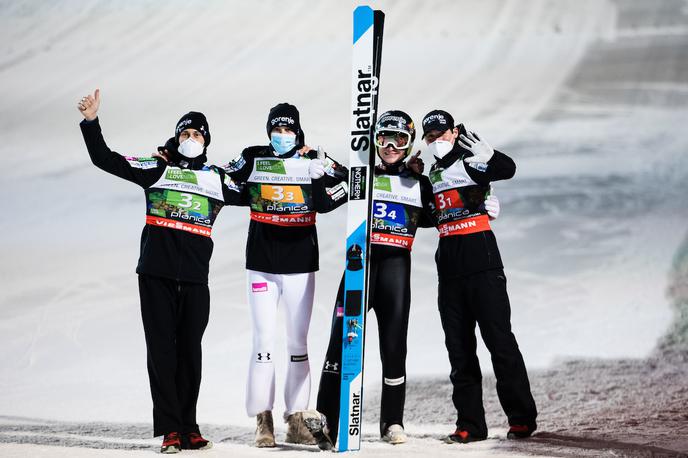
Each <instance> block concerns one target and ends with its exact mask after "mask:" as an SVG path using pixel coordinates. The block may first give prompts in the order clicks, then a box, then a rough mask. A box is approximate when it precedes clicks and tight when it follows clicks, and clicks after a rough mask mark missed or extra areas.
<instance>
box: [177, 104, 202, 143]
mask: <svg viewBox="0 0 688 458" xmlns="http://www.w3.org/2000/svg"><path fill="white" fill-rule="evenodd" d="M186 129H196V130H197V131H199V132H200V133H201V134H202V135H203V139H204V140H205V146H208V145H210V127H208V120H207V119H205V115H204V114H203V113H199V112H198V111H189V112H188V113H187V114H185V115H184V116H182V118H181V119H180V120H179V121H178V122H177V127H176V128H175V129H174V139H175V140H176V141H177V144H179V134H181V133H182V132H183V131H184V130H186Z"/></svg>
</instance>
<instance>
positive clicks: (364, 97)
mask: <svg viewBox="0 0 688 458" xmlns="http://www.w3.org/2000/svg"><path fill="white" fill-rule="evenodd" d="M377 85H378V79H377V77H375V76H373V75H372V72H371V71H370V66H368V73H365V72H364V71H363V70H360V69H359V70H358V83H357V84H356V88H357V89H358V96H357V97H356V109H355V110H354V111H353V114H354V116H356V129H357V130H353V131H351V150H352V151H365V150H367V149H368V148H369V147H370V127H371V125H372V123H371V122H370V120H371V117H372V114H373V113H372V111H373V110H372V108H371V107H372V104H373V95H375V94H377Z"/></svg>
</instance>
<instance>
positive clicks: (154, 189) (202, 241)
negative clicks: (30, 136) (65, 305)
mask: <svg viewBox="0 0 688 458" xmlns="http://www.w3.org/2000/svg"><path fill="white" fill-rule="evenodd" d="M198 114H200V113H196V114H195V115H198ZM189 115H191V116H189ZM189 115H187V116H186V117H185V118H182V120H180V123H181V121H184V120H185V119H189V118H194V119H197V117H195V115H194V114H193V112H192V113H189ZM201 116H202V115H201ZM203 120H205V117H203ZM192 124H193V123H190V124H187V125H188V126H189V127H193V128H196V125H195V124H193V125H192ZM206 125H207V124H206ZM81 131H82V133H83V137H84V141H85V142H86V147H87V148H88V153H89V155H90V156H91V161H92V162H93V164H95V165H96V166H97V167H98V168H100V169H102V170H104V171H106V172H108V173H111V174H113V175H116V176H118V177H120V178H124V179H125V180H127V181H131V182H132V183H135V184H137V185H139V186H141V187H142V188H143V189H144V191H145V197H146V225H145V226H144V228H143V232H142V233H141V254H140V257H139V262H138V266H137V268H136V272H137V273H138V274H139V293H140V297H141V316H142V319H143V327H144V332H145V337H146V347H147V351H148V376H149V379H150V388H151V395H152V398H153V435H154V436H159V435H163V434H168V433H171V432H179V433H182V434H186V433H193V432H196V433H198V432H199V430H198V424H197V422H196V402H197V399H198V391H199V387H200V382H201V339H202V337H203V332H204V331H205V328H206V325H207V323H208V314H209V306H210V296H209V292H208V266H209V262H210V257H211V254H212V251H213V241H212V240H211V238H210V235H211V231H212V226H213V222H214V221H215V218H216V216H217V214H218V213H219V211H220V210H221V209H222V207H223V206H224V205H240V204H241V192H240V189H239V187H237V185H236V184H235V183H234V182H233V181H232V180H231V178H230V177H229V176H228V175H227V174H226V173H225V172H224V170H222V169H221V168H219V167H216V166H213V165H210V166H208V165H205V162H206V160H207V158H206V154H205V152H204V153H203V154H202V155H200V156H199V157H196V158H194V159H187V158H184V157H183V156H181V154H180V153H179V152H177V151H176V149H175V150H174V151H172V152H171V158H170V162H169V163H167V162H165V161H164V160H162V159H154V158H137V157H125V156H122V155H120V154H117V153H116V152H114V151H111V150H110V148H108V146H107V144H106V143H105V140H104V139H103V135H102V133H101V128H100V124H99V121H98V118H96V119H95V120H93V121H87V120H84V121H82V122H81ZM209 140H210V139H209V134H208V140H207V141H206V146H207V144H208V143H209Z"/></svg>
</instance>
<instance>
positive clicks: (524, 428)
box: [506, 425, 536, 439]
mask: <svg viewBox="0 0 688 458" xmlns="http://www.w3.org/2000/svg"><path fill="white" fill-rule="evenodd" d="M535 429H536V426H534V425H511V426H509V432H508V433H506V438H507V439H525V438H526V437H530V435H531V434H533V431H535Z"/></svg>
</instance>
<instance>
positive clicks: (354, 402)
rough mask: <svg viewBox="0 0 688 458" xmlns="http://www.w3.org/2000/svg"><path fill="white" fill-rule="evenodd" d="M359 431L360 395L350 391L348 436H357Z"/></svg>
mask: <svg viewBox="0 0 688 458" xmlns="http://www.w3.org/2000/svg"><path fill="white" fill-rule="evenodd" d="M360 432H361V395H360V394H359V393H351V420H350V422H349V436H358V435H359V434H360Z"/></svg>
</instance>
